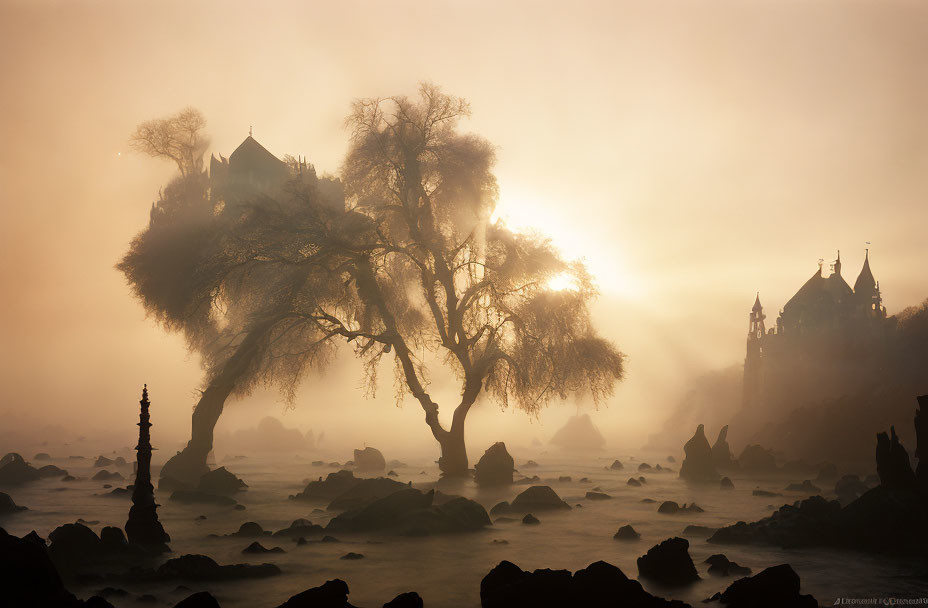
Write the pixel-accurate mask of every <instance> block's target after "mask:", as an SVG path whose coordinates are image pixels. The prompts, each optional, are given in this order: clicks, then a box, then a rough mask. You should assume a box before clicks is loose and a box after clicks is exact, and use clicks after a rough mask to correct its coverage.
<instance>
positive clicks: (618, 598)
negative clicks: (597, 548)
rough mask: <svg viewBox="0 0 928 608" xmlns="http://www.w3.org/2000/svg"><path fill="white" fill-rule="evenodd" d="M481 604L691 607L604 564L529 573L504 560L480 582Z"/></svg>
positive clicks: (504, 607)
mask: <svg viewBox="0 0 928 608" xmlns="http://www.w3.org/2000/svg"><path fill="white" fill-rule="evenodd" d="M480 604H481V606H482V608H563V607H565V606H583V607H584V608H605V607H607V606H634V607H635V608H689V607H688V605H687V604H684V603H683V602H680V601H675V600H665V599H663V598H659V597H655V596H653V595H651V594H650V593H648V592H647V591H645V590H644V589H643V588H642V587H641V584H640V583H639V582H638V581H636V580H631V579H629V578H628V577H627V576H625V574H624V573H623V572H622V571H621V570H620V569H619V568H616V567H615V566H613V565H612V564H608V563H606V562H602V561H599V562H594V563H592V564H590V565H589V566H587V567H586V568H584V569H583V570H578V571H576V572H574V573H573V574H571V573H570V571H569V570H548V569H544V570H535V571H534V572H526V571H524V570H522V569H521V568H519V567H518V566H516V565H515V564H513V563H512V562H508V561H502V562H500V563H499V564H498V565H497V566H496V567H495V568H493V569H492V570H490V572H489V573H488V574H487V575H486V576H485V577H483V580H482V581H480Z"/></svg>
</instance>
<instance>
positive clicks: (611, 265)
mask: <svg viewBox="0 0 928 608" xmlns="http://www.w3.org/2000/svg"><path fill="white" fill-rule="evenodd" d="M0 73H2V81H0V109H2V114H0V135H2V145H0V286H2V297H0V416H4V417H5V420H4V421H5V422H6V423H7V424H8V425H10V426H12V427H15V426H16V425H22V426H23V428H26V427H27V426H30V425H33V424H41V423H46V422H48V423H60V424H62V425H64V426H66V427H69V430H74V431H75V432H78V431H79V432H85V433H93V432H96V431H94V430H92V429H97V430H99V429H117V430H121V429H123V428H131V425H132V424H133V422H134V419H135V416H136V415H137V410H136V409H135V404H136V401H137V399H138V392H139V389H140V387H141V384H142V382H148V383H149V384H150V386H151V388H152V397H153V400H154V406H153V415H154V416H155V423H156V424H157V425H160V428H161V429H162V432H163V433H166V434H170V435H171V437H173V438H180V437H181V436H182V434H185V433H188V432H189V414H190V408H191V407H192V405H193V403H194V402H195V399H196V394H195V389H196V388H197V387H198V386H199V383H200V380H201V370H200V368H199V362H198V360H197V358H196V357H194V356H191V355H189V354H188V353H187V351H186V350H185V348H184V345H183V342H182V340H180V339H179V338H178V337H176V336H170V335H166V334H165V333H164V332H163V331H162V330H161V329H159V328H158V327H157V326H155V325H154V324H153V323H152V322H151V321H150V320H147V319H146V318H145V316H144V313H143V311H142V308H141V306H140V305H139V304H138V302H136V301H135V300H134V299H132V298H131V296H130V294H129V291H128V289H127V287H126V285H125V282H124V280H123V278H122V276H121V275H120V274H119V273H117V271H115V270H114V269H113V265H114V264H115V263H116V261H117V260H118V259H119V258H120V256H121V255H122V254H123V253H124V251H125V250H126V248H127V245H128V242H129V240H130V239H131V238H132V237H133V236H134V235H135V234H136V233H137V232H138V231H140V230H141V229H143V228H144V227H145V225H146V222H147V219H148V209H149V207H150V205H151V203H152V201H153V200H155V199H156V198H157V193H158V188H159V186H160V185H161V184H163V183H164V182H165V181H166V180H167V179H169V177H170V176H171V173H172V170H173V168H172V166H170V165H168V164H165V163H159V162H158V161H154V160H151V159H148V158H145V157H141V156H138V155H135V154H129V153H128V150H127V145H126V140H127V137H128V135H129V133H130V132H131V131H132V129H133V127H134V126H135V125H136V124H137V123H139V122H141V121H143V120H145V119H148V118H153V117H158V116H162V115H166V114H168V113H172V112H174V111H176V110H178V109H180V108H182V107H184V106H187V105H192V106H195V107H197V108H199V109H200V110H201V111H202V112H203V113H204V114H205V115H206V117H207V119H208V121H209V125H208V130H209V133H210V135H211V136H212V139H213V146H212V148H213V150H214V151H216V152H222V153H224V154H225V155H228V154H229V153H231V151H232V150H233V149H234V148H235V146H237V145H238V143H240V141H241V140H242V139H243V138H244V137H245V136H246V135H247V133H248V129H249V126H252V125H253V127H254V133H255V137H256V138H257V139H258V140H259V141H260V142H261V143H263V144H264V145H265V146H266V147H267V148H269V149H270V150H272V151H273V152H275V153H276V154H278V155H279V156H282V155H284V154H286V153H290V154H293V155H297V154H301V155H305V156H307V157H308V159H309V160H310V161H311V162H313V163H314V164H315V165H316V167H317V169H318V170H319V171H320V172H332V173H334V172H337V171H338V168H339V164H340V161H341V158H342V157H343V155H344V152H345V149H346V142H347V133H346V131H345V130H344V128H343V119H344V116H345V114H346V113H347V111H348V108H349V104H350V102H351V100H352V99H354V98H357V97H366V96H379V95H391V94H401V93H408V94H414V92H415V87H416V83H417V82H418V81H420V80H423V79H428V80H431V81H433V82H435V83H437V84H440V85H441V86H443V87H444V89H445V90H446V91H448V92H450V93H454V94H457V95H461V96H464V97H466V98H468V99H469V100H470V101H471V103H472V107H473V117H472V119H470V120H468V121H467V122H466V123H465V124H464V128H465V129H467V130H471V131H473V132H476V133H478V134H480V135H482V136H484V137H486V138H488V139H489V140H490V141H492V142H493V143H495V144H496V145H497V146H498V147H499V149H498V156H499V164H498V168H497V175H498V177H499V180H500V184H501V197H500V214H501V215H502V216H503V217H504V218H507V221H509V222H510V223H511V224H514V225H516V226H520V227H535V228H537V229H538V230H540V231H542V232H545V233H547V234H549V235H550V236H551V237H552V238H553V239H554V241H555V243H557V244H559V245H560V246H561V247H562V248H564V250H565V251H566V252H567V253H568V254H570V255H571V256H575V257H585V258H586V259H587V261H588V263H589V265H590V267H591V268H592V270H593V272H594V274H595V276H596V277H597V278H598V281H599V284H600V287H601V290H602V297H601V298H600V300H599V301H598V302H597V304H596V306H595V312H596V318H597V320H598V322H599V326H600V329H601V331H602V333H603V334H605V335H606V336H608V337H610V338H612V339H613V340H615V342H616V343H617V344H618V345H619V346H620V348H622V349H623V350H624V351H625V352H626V353H627V354H628V356H629V362H628V371H629V375H628V380H627V381H626V382H625V383H624V385H623V386H622V387H621V388H620V389H619V390H618V391H617V393H616V396H615V397H614V398H613V399H611V400H610V402H609V403H608V408H607V409H605V410H604V411H601V412H599V413H597V414H595V415H594V419H595V420H596V421H597V422H598V423H599V424H600V425H601V426H602V427H603V429H604V431H606V433H607V438H608V439H609V440H610V442H611V443H612V444H614V445H616V444H620V443H622V442H626V441H631V442H633V443H634V445H635V447H637V445H640V443H642V442H643V441H644V435H645V434H646V433H647V432H650V431H652V430H655V429H656V428H657V426H658V425H659V423H660V422H661V419H662V416H663V415H664V413H665V412H666V411H667V410H668V409H670V407H671V406H672V405H673V402H674V399H675V397H676V394H677V392H678V391H679V390H680V389H681V388H682V387H683V386H684V385H685V383H686V381H687V380H688V378H690V377H691V376H692V374H695V373H698V372H701V371H704V370H709V369H713V368H718V367H724V366H727V365H730V364H735V363H738V362H740V360H741V359H742V358H743V354H744V337H745V333H746V331H747V314H748V311H749V309H750V306H751V304H752V303H753V300H754V293H755V291H757V290H759V291H760V294H761V300H762V302H763V303H764V304H765V306H767V307H768V315H770V317H775V309H778V308H779V307H781V306H782V305H783V304H784V303H785V301H786V300H787V299H788V298H789V296H790V295H792V293H793V292H795V290H796V289H798V287H799V286H800V285H801V284H802V283H803V282H804V281H805V280H806V279H807V278H808V277H809V276H810V275H811V274H812V273H813V271H814V270H815V268H816V262H817V260H818V259H819V258H824V259H826V260H831V259H833V258H834V252H835V250H836V249H839V248H840V249H841V250H842V260H843V262H844V269H845V271H844V274H845V276H846V277H847V278H848V281H849V282H850V283H851V284H853V280H854V278H856V275H857V272H858V270H859V268H860V264H861V263H862V260H863V249H864V246H865V245H864V243H865V241H871V242H872V245H871V253H872V255H871V262H872V267H873V271H874V273H875V275H876V278H877V279H878V280H880V282H881V286H882V288H883V291H884V294H885V303H886V305H887V308H888V309H889V312H890V313H895V312H898V311H899V310H900V309H901V308H902V307H904V306H906V305H911V304H915V303H917V302H919V301H921V300H923V299H924V298H925V297H928V272H926V270H925V269H926V268H928V238H926V226H928V204H926V202H928V201H926V194H928V182H926V177H928V171H926V169H928V78H926V76H928V4H925V3H924V2H919V1H916V0H913V1H910V2H900V1H886V0H879V1H872V2H855V1H849V0H839V1H834V2H825V1H813V0H802V1H795V2H791V1H786V0H773V1H749V0H738V1H733V2H721V1H718V0H700V1H698V2H697V1H680V2H670V1H654V0H647V1H637V2H622V1H616V0H610V1H608V2H602V3H594V2H585V3H584V2H563V1H562V2H557V3H548V2H505V3H499V2H486V3H481V2H470V1H468V2H463V1H461V2H422V1H419V2H396V1H392V0H389V1H386V0H384V1H377V2H374V1H371V2H356V3H352V2H325V3H322V2H306V1H302V2H292V3H290V2H274V3H261V4H260V5H259V3H252V4H251V5H249V4H245V3H237V2H206V1H197V2H183V3H170V2H158V3H151V2H123V1H120V2H76V1H74V0H66V1H62V2H46V1H36V0H24V1H13V2H11V1H9V0H0ZM826 268H827V266H826ZM326 380H327V381H326V382H325V383H320V382H318V381H317V382H314V381H313V379H310V380H309V381H307V383H306V384H305V387H304V390H303V391H302V392H301V394H300V399H299V402H298V403H297V407H296V409H295V410H294V411H293V412H287V413H286V414H285V415H283V419H284V420H285V422H287V424H290V425H294V426H299V427H301V428H303V429H307V428H310V427H313V428H315V429H316V430H320V429H325V430H326V432H327V433H328V434H329V435H330V436H336V437H337V436H341V437H344V438H346V440H349V441H357V442H361V441H367V442H369V443H372V444H377V443H379V442H381V441H384V442H386V441H387V440H386V439H383V438H381V437H380V435H379V434H378V433H382V430H383V429H384V428H391V429H397V431H398V432H399V433H400V434H399V435H396V436H394V438H393V439H391V440H390V441H395V440H396V439H395V437H403V438H408V439H409V440H410V441H413V442H418V444H419V445H421V446H426V447H428V446H431V442H432V440H431V438H430V437H429V435H428V432H427V429H426V427H425V425H424V424H423V422H422V414H421V410H420V409H419V408H418V407H417V406H416V405H415V404H414V403H407V404H406V405H405V406H404V407H403V408H402V409H401V410H397V409H396V408H395V407H394V401H393V397H392V395H391V394H390V390H389V388H390V387H389V384H387V386H386V390H384V391H381V393H380V394H379V395H378V398H377V399H376V400H375V401H368V402H365V401H363V399H362V398H361V393H360V391H358V390H356V385H357V384H358V382H359V380H360V375H359V373H358V370H357V369H356V368H355V367H354V366H353V365H351V364H348V363H346V364H344V365H342V366H340V367H339V369H338V370H335V371H334V372H333V374H332V375H330V376H329V377H327V379H326ZM439 393H441V391H439ZM441 394H442V395H443V396H446V397H447V399H446V400H445V401H444V402H445V403H448V402H449V401H450V399H451V398H453V397H454V391H453V390H451V391H450V392H446V393H441ZM574 410H575V406H574V404H572V403H571V404H566V405H565V406H563V407H554V408H552V409H551V410H550V411H548V412H546V413H544V414H542V416H541V418H540V420H534V421H533V420H530V419H529V418H528V417H527V416H525V415H523V414H521V413H506V414H499V413H498V412H497V410H496V409H495V408H493V406H492V405H489V404H487V405H485V406H483V407H479V408H476V409H475V410H474V412H473V414H472V419H471V420H470V421H469V427H468V432H469V442H470V443H472V444H473V445H474V446H478V445H479V446H481V449H482V447H483V446H485V445H488V444H489V442H490V441H492V440H493V439H494V436H493V434H494V432H495V433H497V434H499V433H503V434H506V433H509V434H512V436H519V437H526V438H530V437H531V436H536V435H537V436H539V437H542V438H546V437H548V436H550V434H551V433H553V431H554V430H555V429H556V428H557V426H558V425H559V424H560V423H561V422H562V421H563V420H564V418H565V417H566V416H567V415H569V414H570V413H572V412H573V411H574ZM282 412H283V406H282V405H281V404H280V402H279V400H278V399H276V397H274V395H273V394H264V393H262V394H259V395H256V396H255V397H254V398H252V399H250V400H249V401H248V402H246V403H241V404H232V405H231V406H230V407H229V413H230V416H229V418H228V420H225V421H223V422H220V429H224V428H225V429H229V428H231V427H232V426H234V424H246V423H248V424H250V423H252V422H253V421H255V420H257V419H258V418H260V416H262V415H264V414H265V413H272V414H275V415H281V414H282ZM362 413H363V414H364V415H363V416H362V415H361V414H362ZM394 423H395V425H394ZM384 425H390V426H384ZM156 428H157V427H156ZM494 429H496V430H495V431H494ZM500 429H503V430H500ZM520 429H524V430H525V431H527V432H526V433H524V434H523V435H517V433H518V431H519V430H520ZM156 433H157V430H156ZM635 434H638V439H630V438H631V437H632V436H633V435H635ZM127 442H128V441H127ZM472 449H474V448H472Z"/></svg>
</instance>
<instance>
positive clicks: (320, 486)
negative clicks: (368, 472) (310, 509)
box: [291, 471, 361, 500]
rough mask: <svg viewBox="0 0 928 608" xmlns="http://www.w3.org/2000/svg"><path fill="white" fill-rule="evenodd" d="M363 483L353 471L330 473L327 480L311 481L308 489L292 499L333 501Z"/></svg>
mask: <svg viewBox="0 0 928 608" xmlns="http://www.w3.org/2000/svg"><path fill="white" fill-rule="evenodd" d="M359 483H361V479H360V478H358V477H355V476H354V473H352V472H351V471H336V472H335V473H329V474H328V475H327V476H326V478H325V480H323V479H322V478H321V477H320V478H319V480H318V481H311V482H309V484H307V485H306V488H305V489H304V490H303V491H302V492H300V493H299V494H297V495H295V496H291V498H296V499H299V500H314V499H328V500H332V499H334V498H336V497H338V496H340V495H342V494H344V493H345V492H347V491H348V490H350V489H351V488H353V487H355V486H356V485H358V484H359Z"/></svg>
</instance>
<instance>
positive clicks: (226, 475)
mask: <svg viewBox="0 0 928 608" xmlns="http://www.w3.org/2000/svg"><path fill="white" fill-rule="evenodd" d="M247 488H248V485H247V484H246V483H245V482H244V481H242V480H241V479H239V478H238V477H236V476H235V475H234V474H232V473H231V472H229V471H228V470H227V469H226V468H225V467H219V468H218V469H213V470H212V471H210V472H209V473H206V474H204V475H203V476H202V477H200V483H198V484H197V490H199V491H200V492H207V493H209V494H219V495H222V496H229V495H232V494H235V493H236V492H241V491H243V490H245V489H247Z"/></svg>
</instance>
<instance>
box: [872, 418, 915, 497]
mask: <svg viewBox="0 0 928 608" xmlns="http://www.w3.org/2000/svg"><path fill="white" fill-rule="evenodd" d="M889 432H890V434H891V437H890V436H887V435H886V433H878V434H877V436H876V472H877V474H878V475H879V476H880V485H881V486H883V487H885V488H888V489H891V490H897V489H899V490H908V489H912V488H914V487H915V472H914V471H913V470H912V466H911V464H909V454H908V452H906V450H905V448H904V447H902V444H901V443H900V442H899V437H897V436H896V427H894V426H891V427H889Z"/></svg>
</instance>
